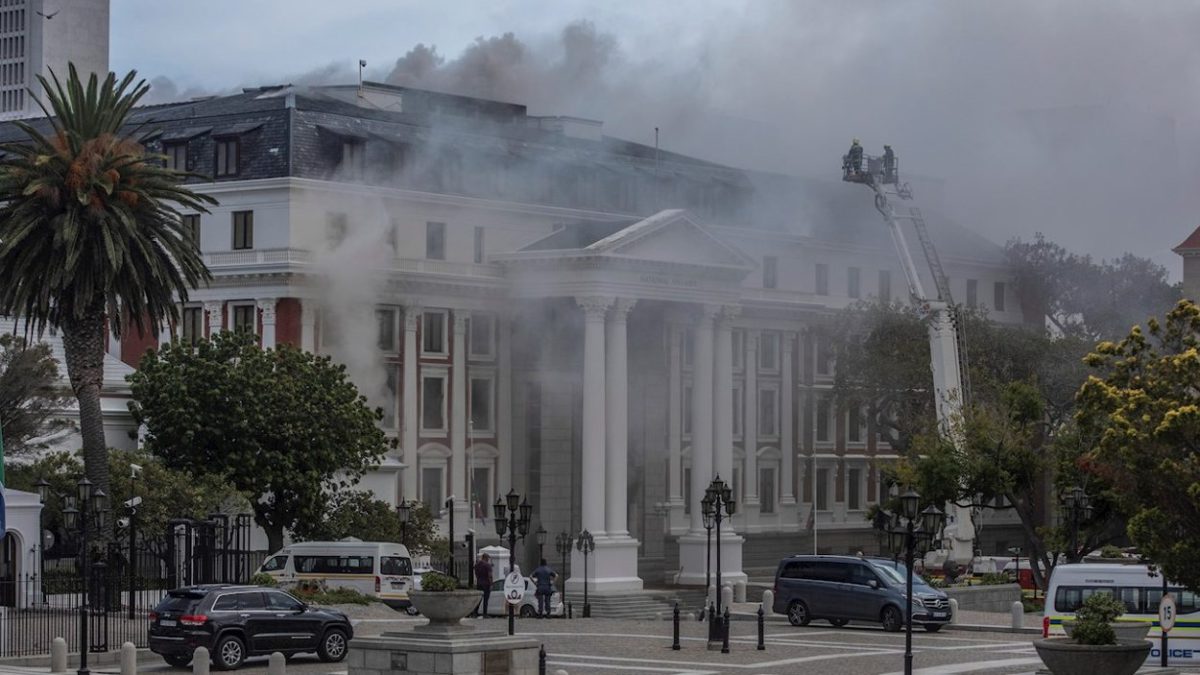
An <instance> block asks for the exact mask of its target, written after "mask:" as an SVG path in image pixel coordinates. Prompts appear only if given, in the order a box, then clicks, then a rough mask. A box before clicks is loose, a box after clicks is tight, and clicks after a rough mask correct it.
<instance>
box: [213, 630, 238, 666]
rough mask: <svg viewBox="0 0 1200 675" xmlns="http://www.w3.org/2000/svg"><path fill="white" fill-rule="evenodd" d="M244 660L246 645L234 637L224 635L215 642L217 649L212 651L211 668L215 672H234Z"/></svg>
mask: <svg viewBox="0 0 1200 675" xmlns="http://www.w3.org/2000/svg"><path fill="white" fill-rule="evenodd" d="M245 660H246V645H245V643H243V642H242V640H241V638H239V637H237V636H236V635H226V636H225V637H223V638H221V639H220V640H217V648H216V649H215V650H213V654H212V662H213V667H214V668H216V669H217V670H234V669H236V668H238V667H240V666H241V665H242V661H245Z"/></svg>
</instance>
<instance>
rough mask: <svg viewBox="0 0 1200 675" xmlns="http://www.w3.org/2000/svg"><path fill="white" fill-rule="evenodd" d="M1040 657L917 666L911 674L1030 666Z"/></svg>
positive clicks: (952, 674) (944, 674)
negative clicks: (929, 666)
mask: <svg viewBox="0 0 1200 675" xmlns="http://www.w3.org/2000/svg"><path fill="white" fill-rule="evenodd" d="M1041 662H1042V660H1041V659H1037V658H1033V659H1004V660H1002V661H977V662H975V663H957V664H950V665H946V666H934V667H932V668H918V669H917V670H915V671H913V675H962V674H963V673H976V672H980V671H984V670H992V669H994V668H1008V667H1011V666H1031V665H1033V664H1035V663H1041ZM887 675H904V672H903V671H897V672H894V673H887Z"/></svg>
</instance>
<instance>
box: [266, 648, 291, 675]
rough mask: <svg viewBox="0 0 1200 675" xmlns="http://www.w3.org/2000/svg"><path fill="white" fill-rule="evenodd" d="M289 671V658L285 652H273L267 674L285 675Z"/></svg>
mask: <svg viewBox="0 0 1200 675" xmlns="http://www.w3.org/2000/svg"><path fill="white" fill-rule="evenodd" d="M286 672H287V659H286V658H284V656H283V652H271V660H270V661H269V662H268V663H267V675H284V673H286Z"/></svg>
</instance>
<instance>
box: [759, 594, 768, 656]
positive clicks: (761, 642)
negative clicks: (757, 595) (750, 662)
mask: <svg viewBox="0 0 1200 675" xmlns="http://www.w3.org/2000/svg"><path fill="white" fill-rule="evenodd" d="M765 615H766V612H764V611H763V606H762V604H761V603H759V605H758V651H760V652H761V651H763V650H765V649H766V648H767V643H766V642H765V641H764V638H765V637H766V635H765V632H766V629H765V627H764V625H763V617H764V616H765Z"/></svg>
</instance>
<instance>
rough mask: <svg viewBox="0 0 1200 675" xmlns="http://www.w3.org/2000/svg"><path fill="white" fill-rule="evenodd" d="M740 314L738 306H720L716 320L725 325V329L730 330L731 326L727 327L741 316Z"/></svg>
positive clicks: (740, 310) (740, 309)
mask: <svg viewBox="0 0 1200 675" xmlns="http://www.w3.org/2000/svg"><path fill="white" fill-rule="evenodd" d="M741 314H742V308H741V307H740V306H738V305H721V314H720V316H719V317H718V320H719V321H720V322H721V323H722V324H725V327H730V328H731V327H732V326H729V324H730V323H732V322H733V320H734V319H736V318H738V317H739V316H741Z"/></svg>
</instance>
